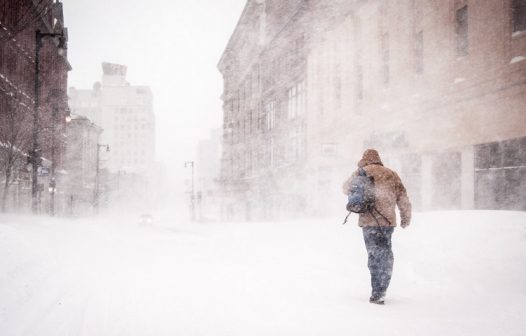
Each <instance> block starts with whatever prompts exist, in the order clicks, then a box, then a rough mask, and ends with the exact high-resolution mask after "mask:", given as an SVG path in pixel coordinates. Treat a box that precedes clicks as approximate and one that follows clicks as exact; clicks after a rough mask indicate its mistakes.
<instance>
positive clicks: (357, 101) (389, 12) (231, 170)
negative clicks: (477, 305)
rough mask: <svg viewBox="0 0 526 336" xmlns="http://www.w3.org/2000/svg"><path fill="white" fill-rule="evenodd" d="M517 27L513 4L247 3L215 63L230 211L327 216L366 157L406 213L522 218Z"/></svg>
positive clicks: (522, 117)
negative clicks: (387, 172)
mask: <svg viewBox="0 0 526 336" xmlns="http://www.w3.org/2000/svg"><path fill="white" fill-rule="evenodd" d="M278 4H279V5H278ZM284 4H287V5H286V7H283V8H278V7H276V6H285V5H284ZM287 10H288V11H287ZM278 13H279V15H278ZM273 15H277V16H279V19H281V20H282V22H281V23H280V22H277V21H276V20H278V21H279V19H274V18H273ZM273 20H274V21H273ZM525 20H526V5H525V2H524V1H521V0H500V1H491V2H479V1H453V0H451V1H443V2H437V1H424V0H403V1H387V0H378V1H286V2H273V1H248V2H247V6H246V8H245V11H244V13H243V15H242V17H241V19H240V21H239V24H238V26H237V28H236V30H235V32H234V34H233V35H232V38H231V40H230V42H229V44H228V46H227V48H226V50H225V54H224V55H223V57H222V59H221V62H220V64H219V68H220V70H221V72H222V73H223V75H224V78H225V93H224V97H223V98H224V101H225V109H224V113H225V123H224V152H223V161H222V162H223V164H222V167H223V176H222V177H223V182H224V186H225V187H224V190H225V194H226V195H228V196H231V197H232V196H233V195H240V194H241V195H244V196H243V197H242V198H241V199H244V200H248V201H245V202H244V203H243V202H236V201H234V200H232V201H231V204H233V205H232V212H234V213H236V211H235V209H234V207H237V208H238V209H237V213H239V211H243V210H244V211H246V212H247V213H248V214H249V215H250V213H251V212H253V208H254V207H253V206H251V204H250V200H252V199H256V200H257V202H258V203H259V204H263V205H264V206H263V208H264V209H263V210H264V211H263V212H265V211H269V210H271V212H273V213H274V214H282V213H286V212H292V213H293V212H300V213H310V212H313V213H315V214H337V213H339V212H341V211H342V210H341V209H343V204H344V203H345V199H344V198H343V199H342V195H341V191H340V186H341V183H342V181H343V179H344V178H345V177H346V176H348V175H349V174H350V173H351V172H352V171H353V170H354V169H355V167H356V166H355V164H356V161H357V160H358V159H359V158H360V156H361V152H362V151H363V150H364V149H365V148H369V147H374V148H377V149H379V150H380V152H381V154H382V156H383V158H384V161H385V163H386V165H388V166H390V167H392V168H394V169H396V170H397V171H399V172H400V174H401V176H402V178H403V180H404V181H405V183H406V185H407V188H408V190H409V193H410V197H411V199H412V201H413V203H414V205H415V207H416V208H417V209H451V208H465V209H472V208H484V209H486V208H488V209H523V210H524V209H526V199H525V198H524V197H525V196H524V195H525V194H526V173H525V169H526V168H525V166H526V164H525V163H526V140H525V137H526V113H525V111H524V106H525V104H524V103H525V98H524V97H526V94H525V93H526V92H525V91H526V86H525V79H526V72H525V70H526V62H525V61H524V60H526V32H525V31H526V23H525ZM272 29H275V33H272V31H273V30H272ZM255 37H257V38H255ZM256 42H257V43H256ZM254 78H257V79H256V80H255V79H254ZM249 79H250V80H249ZM254 81H255V84H254ZM248 82H251V83H252V85H248V84H247V83H248ZM247 97H248V98H247ZM254 115H256V116H257V118H256V120H258V121H257V122H256V123H258V125H259V127H257V128H255V130H256V131H253V128H252V127H248V131H247V125H253V123H254ZM247 120H248V121H247ZM247 132H248V133H247ZM250 156H252V158H251V159H250V158H249V157H250ZM247 162H248V163H247ZM267 197H268V198H270V199H271V200H268V199H267ZM240 204H245V209H239V207H240ZM247 204H248V205H247ZM249 215H247V216H245V217H250V216H249Z"/></svg>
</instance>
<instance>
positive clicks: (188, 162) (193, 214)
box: [184, 161, 195, 221]
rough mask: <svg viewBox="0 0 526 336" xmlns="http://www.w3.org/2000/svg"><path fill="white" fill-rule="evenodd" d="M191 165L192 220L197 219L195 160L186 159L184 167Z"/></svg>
mask: <svg viewBox="0 0 526 336" xmlns="http://www.w3.org/2000/svg"><path fill="white" fill-rule="evenodd" d="M188 166H190V167H191V168H192V189H191V191H190V211H191V212H192V213H191V216H192V221H195V195H194V161H185V163H184V167H185V168H187V167H188Z"/></svg>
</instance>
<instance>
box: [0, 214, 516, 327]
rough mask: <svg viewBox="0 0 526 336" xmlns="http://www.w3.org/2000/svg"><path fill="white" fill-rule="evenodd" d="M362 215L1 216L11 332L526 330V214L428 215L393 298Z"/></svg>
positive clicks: (1, 317)
mask: <svg viewBox="0 0 526 336" xmlns="http://www.w3.org/2000/svg"><path fill="white" fill-rule="evenodd" d="M355 221H356V218H354V219H353V220H352V221H351V222H350V223H349V224H347V225H345V226H342V225H341V219H340V218H337V219H334V220H323V221H322V220H311V221H294V222H277V223H229V224H225V223H208V224H188V223H181V222H178V221H176V220H174V219H169V218H165V219H164V220H159V221H157V222H155V223H154V224H153V225H152V226H151V227H140V226H139V225H138V224H137V223H135V220H131V219H120V220H117V219H114V220H113V221H108V220H106V221H103V220H100V221H97V222H95V221H89V220H63V219H56V220H51V219H45V220H42V219H38V220H34V219H32V218H30V217H16V216H5V215H0V335H2V336H8V335H38V336H44V335H49V336H61V335H94V336H100V335H145V336H149V335H152V336H153V335H155V336H161V335H181V336H193V335H207V336H208V335H209V336H216V335H217V336H220V335H224V336H227V335H228V336H235V335H239V336H241V335H243V336H248V335H250V336H256V335H267V336H268V335H287V336H292V335H298V336H305V335H320V336H321V335H324V336H325V335H326V336H337V335H358V336H361V335H404V336H410V335H441V336H442V335H448V336H453V335H524V330H525V328H526V213H524V212H523V213H520V212H496V211H493V212H491V211H479V212H476V211H465V212H436V213H421V214H416V215H415V218H414V221H413V224H412V226H411V227H409V228H408V229H406V230H402V229H397V230H396V231H395V234H394V251H395V271H394V276H393V281H392V283H391V288H390V290H389V292H388V297H387V301H386V305H385V306H376V305H371V304H369V303H368V297H369V283H368V281H369V278H368V271H367V267H366V254H365V249H364V245H363V242H362V237H361V231H360V230H359V229H358V228H357V227H356V226H355Z"/></svg>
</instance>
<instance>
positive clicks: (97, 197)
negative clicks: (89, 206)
mask: <svg viewBox="0 0 526 336" xmlns="http://www.w3.org/2000/svg"><path fill="white" fill-rule="evenodd" d="M101 148H106V152H109V151H110V146H109V145H101V144H97V162H96V165H95V191H94V194H93V206H94V208H95V213H99V201H100V190H99V184H100V149H101Z"/></svg>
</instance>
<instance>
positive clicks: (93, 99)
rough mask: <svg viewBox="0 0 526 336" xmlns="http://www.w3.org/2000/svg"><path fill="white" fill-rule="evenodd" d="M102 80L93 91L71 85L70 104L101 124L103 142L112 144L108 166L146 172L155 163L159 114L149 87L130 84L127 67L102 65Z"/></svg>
mask: <svg viewBox="0 0 526 336" xmlns="http://www.w3.org/2000/svg"><path fill="white" fill-rule="evenodd" d="M102 70H103V76H102V82H101V83H95V84H94V86H93V89H91V90H78V89H75V88H70V92H69V97H70V107H71V110H72V112H73V113H75V114H78V115H83V116H86V117H88V118H89V119H91V120H92V121H93V122H94V123H95V124H97V125H100V126H101V127H102V129H103V130H104V132H103V133H102V136H101V139H100V141H101V144H107V145H109V146H110V153H111V155H109V157H108V162H106V163H105V166H106V167H107V168H108V169H109V170H110V172H113V173H118V172H121V173H132V174H142V173H145V172H147V171H148V170H149V169H150V168H151V167H152V165H153V163H154V156H155V117H154V113H153V97H152V92H151V90H150V88H149V87H148V86H135V85H130V83H128V82H127V81H126V70H127V68H126V66H123V65H119V64H112V63H103V64H102Z"/></svg>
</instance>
